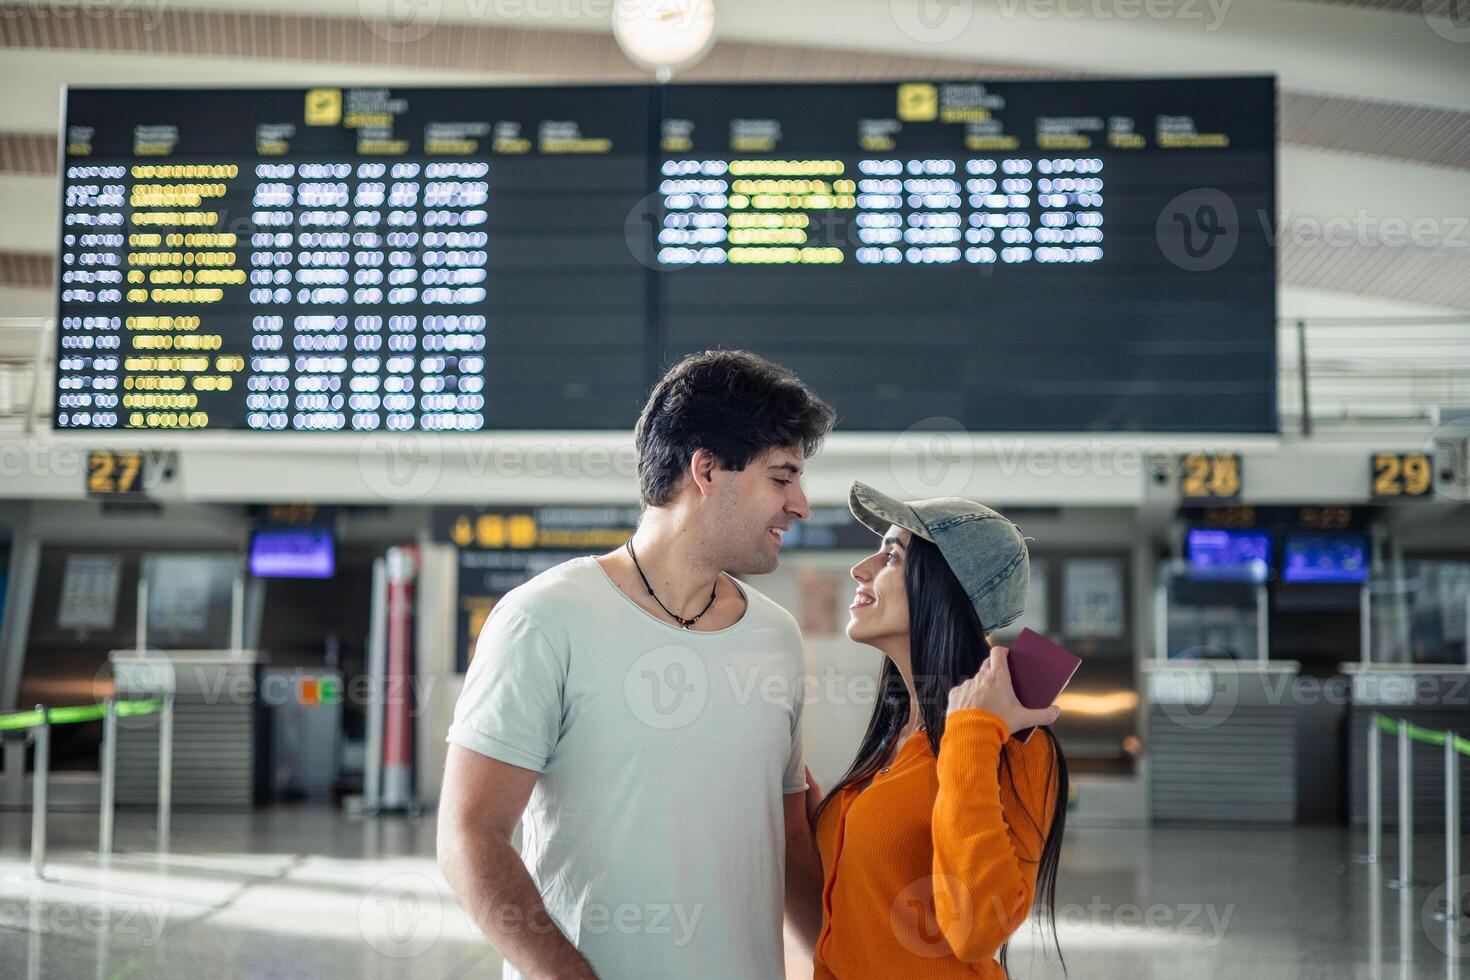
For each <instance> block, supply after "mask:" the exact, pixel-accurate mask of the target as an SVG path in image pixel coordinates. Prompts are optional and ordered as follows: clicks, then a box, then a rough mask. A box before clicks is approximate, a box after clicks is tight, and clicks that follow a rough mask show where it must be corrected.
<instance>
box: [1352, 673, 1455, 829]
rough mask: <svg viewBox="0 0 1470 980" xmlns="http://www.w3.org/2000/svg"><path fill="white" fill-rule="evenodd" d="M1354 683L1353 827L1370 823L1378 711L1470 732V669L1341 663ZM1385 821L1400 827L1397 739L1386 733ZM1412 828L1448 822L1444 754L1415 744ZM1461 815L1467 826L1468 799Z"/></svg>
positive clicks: (1383, 760)
mask: <svg viewBox="0 0 1470 980" xmlns="http://www.w3.org/2000/svg"><path fill="white" fill-rule="evenodd" d="M1342 672H1343V673H1344V674H1345V675H1346V676H1347V677H1348V679H1349V681H1350V682H1351V683H1350V687H1349V690H1350V691H1351V698H1352V703H1351V705H1350V707H1349V710H1348V770H1349V773H1350V777H1349V779H1350V789H1349V794H1350V796H1349V816H1350V819H1351V821H1352V825H1353V826H1354V827H1363V826H1366V825H1367V823H1368V735H1369V726H1371V725H1372V724H1373V714H1374V712H1382V713H1383V714H1385V715H1387V716H1388V717H1390V718H1394V719H1403V720H1404V721H1407V722H1409V723H1411V724H1414V725H1418V726H1420V727H1422V728H1429V729H1432V730H1434V731H1437V732H1440V731H1446V730H1451V731H1455V732H1457V733H1458V734H1460V735H1467V736H1470V667H1467V666H1465V665H1464V664H1364V663H1349V664H1343V665H1342ZM1381 738H1382V742H1381V743H1380V746H1381V753H1380V768H1381V771H1382V774H1383V823H1384V826H1386V827H1394V826H1397V825H1398V771H1399V765H1398V742H1397V739H1396V738H1395V737H1394V736H1393V735H1391V734H1388V733H1386V732H1385V733H1384V734H1383V735H1382V736H1381ZM1412 754H1413V760H1414V779H1413V785H1414V793H1413V797H1414V826H1416V827H1422V828H1425V829H1438V828H1441V827H1443V826H1444V755H1443V753H1442V752H1440V751H1437V750H1436V749H1434V748H1433V747H1431V746H1426V745H1414V746H1413V748H1412ZM1460 815H1461V816H1460V819H1461V824H1462V826H1467V824H1466V822H1465V821H1466V818H1467V816H1470V802H1467V799H1466V797H1465V796H1464V795H1462V797H1461V807H1460Z"/></svg>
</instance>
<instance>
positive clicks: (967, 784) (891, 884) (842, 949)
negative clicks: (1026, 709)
mask: <svg viewBox="0 0 1470 980" xmlns="http://www.w3.org/2000/svg"><path fill="white" fill-rule="evenodd" d="M1007 738H1008V732H1007V730H1006V727H1005V723H1004V722H1002V721H1001V720H1000V719H999V718H997V717H996V716H995V715H993V714H991V713H990V712H988V711H985V710H983V709H981V708H966V709H964V710H961V711H956V712H955V713H954V714H952V715H950V716H949V717H948V719H947V720H946V721H945V729H944V737H943V738H942V739H941V740H940V743H939V757H938V759H936V758H935V757H934V753H933V752H932V751H931V750H930V748H929V742H928V736H927V735H926V734H925V733H923V732H915V733H914V735H912V736H911V737H910V738H909V740H908V741H907V742H905V743H904V744H903V745H902V746H901V747H900V748H899V750H898V754H897V755H896V756H895V757H894V759H893V762H892V763H891V764H890V765H889V767H888V771H887V772H886V773H879V774H878V775H876V776H874V777H873V779H872V781H871V782H869V784H868V785H867V786H866V787H864V788H862V789H861V790H858V789H853V788H849V789H847V790H844V791H843V792H842V793H840V794H839V795H838V796H837V798H836V799H834V800H832V802H831V803H829V804H828V805H827V806H826V807H825V808H824V809H823V811H822V816H821V819H820V820H819V821H818V823H817V846H818V848H819V849H820V851H821V854H822V868H823V871H824V875H823V877H824V878H825V883H824V884H823V887H822V913H823V915H822V931H821V934H820V936H819V937H818V939H817V949H816V963H815V974H816V980H867V978H886V977H903V978H905V980H948V978H951V977H967V978H973V977H988V978H1000V977H1004V976H1005V972H1004V971H1003V970H1002V969H1001V966H1000V963H999V962H998V961H996V959H995V956H996V954H997V953H998V952H999V950H1000V947H1001V945H1002V944H1003V943H1004V942H1005V941H1006V940H1007V939H1008V938H1009V937H1010V935H1011V934H1012V933H1013V932H1015V931H1016V929H1017V928H1019V927H1020V925H1021V923H1022V922H1023V921H1025V919H1026V914H1027V913H1028V912H1029V911H1030V909H1031V902H1032V898H1033V896H1034V895H1035V891H1036V872H1037V867H1038V862H1039V860H1040V858H1041V847H1042V844H1043V842H1044V841H1045V840H1046V832H1047V830H1048V829H1049V828H1050V826H1051V813H1052V807H1053V804H1054V801H1055V799H1056V791H1057V774H1056V764H1055V758H1054V756H1055V753H1054V752H1053V750H1052V746H1051V740H1050V739H1048V738H1047V737H1046V736H1045V734H1042V733H1039V732H1038V733H1037V734H1036V735H1035V736H1034V737H1032V739H1031V740H1030V741H1029V742H1024V743H1023V742H1018V741H1014V740H1012V741H1010V742H1009V744H1007ZM1002 745H1006V756H1007V760H1008V761H1009V763H1010V769H1011V773H1012V776H1013V777H1014V782H1015V791H1014V792H1013V791H1012V790H1011V787H1010V785H1009V783H1010V780H1005V782H1006V783H1007V785H1006V786H1005V788H1002V785H1001V784H1002V779H1001V775H1000V764H1001V763H1000V756H1001V746H1002Z"/></svg>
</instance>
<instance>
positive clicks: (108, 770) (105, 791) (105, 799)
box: [97, 698, 117, 854]
mask: <svg viewBox="0 0 1470 980" xmlns="http://www.w3.org/2000/svg"><path fill="white" fill-rule="evenodd" d="M102 706H103V707H104V708H105V709H106V710H107V714H105V715H103V716H102V806H101V809H100V811H99V813H98V816H97V820H98V827H97V853H99V854H111V853H112V817H113V810H114V809H115V808H114V806H113V801H114V799H115V796H114V793H115V790H116V786H117V704H116V703H115V702H114V701H113V700H112V698H108V699H107V700H106V701H104V702H102Z"/></svg>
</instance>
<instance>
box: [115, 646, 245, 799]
mask: <svg viewBox="0 0 1470 980" xmlns="http://www.w3.org/2000/svg"><path fill="white" fill-rule="evenodd" d="M256 660H257V657H256V652H255V651H254V650H114V651H112V653H110V654H109V655H108V661H109V663H110V664H111V667H112V677H113V683H114V685H115V690H116V696H117V697H119V698H127V697H153V696H158V695H166V694H172V695H173V696H174V719H173V765H172V772H173V780H172V786H173V802H174V804H175V805H178V806H223V807H249V806H251V805H252V804H253V803H254V794H255V737H256V733H255V711H256V688H257V679H256ZM158 718H159V716H158V715H156V714H155V715H145V716H142V717H139V718H135V719H127V720H126V724H125V725H124V726H123V727H122V730H121V731H120V733H119V738H118V742H117V802H118V803H119V804H130V803H137V804H148V805H152V804H154V803H155V802H156V801H157V799H158V778H159V761H158V741H159V727H158Z"/></svg>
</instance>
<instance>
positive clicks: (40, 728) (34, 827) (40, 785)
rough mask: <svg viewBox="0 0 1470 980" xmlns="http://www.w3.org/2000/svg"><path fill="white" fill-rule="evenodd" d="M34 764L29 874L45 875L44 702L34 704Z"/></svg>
mask: <svg viewBox="0 0 1470 980" xmlns="http://www.w3.org/2000/svg"><path fill="white" fill-rule="evenodd" d="M36 710H37V711H39V712H41V723H40V724H39V725H37V726H36V764H35V767H34V769H33V775H32V776H31V874H32V875H34V876H35V877H37V878H44V877H46V780H47V778H48V777H49V776H50V775H51V717H50V714H49V713H48V712H47V710H46V706H45V705H44V704H38V705H36Z"/></svg>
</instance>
